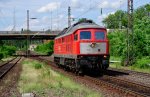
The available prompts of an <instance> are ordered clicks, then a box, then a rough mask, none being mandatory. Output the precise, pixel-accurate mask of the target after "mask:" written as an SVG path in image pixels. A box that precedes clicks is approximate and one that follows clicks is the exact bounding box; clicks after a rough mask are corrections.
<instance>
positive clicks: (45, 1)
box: [0, 0, 150, 31]
mask: <svg viewBox="0 0 150 97" xmlns="http://www.w3.org/2000/svg"><path fill="white" fill-rule="evenodd" d="M133 1H134V9H136V8H138V7H140V6H142V5H145V4H148V3H150V0H133ZM68 6H70V7H71V18H74V19H75V20H74V21H73V19H72V21H71V23H72V24H73V23H75V22H77V21H78V19H80V18H88V19H92V20H93V21H94V22H96V23H97V24H99V25H101V26H103V23H102V20H103V19H104V18H106V17H107V16H108V15H109V14H113V13H114V12H115V11H117V10H124V11H126V10H127V0H0V31H12V30H16V31H20V30H21V29H22V28H23V29H27V10H29V17H30V20H29V25H30V26H29V29H30V30H32V31H33V30H34V31H35V30H36V31H46V30H48V29H52V30H62V29H63V28H65V27H67V26H68ZM101 8H102V9H103V12H102V14H101ZM32 18H36V19H32ZM14 25H15V26H14Z"/></svg>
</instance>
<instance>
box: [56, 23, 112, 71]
mask: <svg viewBox="0 0 150 97" xmlns="http://www.w3.org/2000/svg"><path fill="white" fill-rule="evenodd" d="M54 62H55V63H56V64H57V65H58V66H61V67H63V68H65V69H69V70H71V71H75V72H76V73H83V72H84V70H102V69H104V70H105V69H107V68H108V67H109V42H108V39H107V31H106V29H105V28H103V27H100V26H99V25H97V24H95V23H93V22H92V21H90V20H87V21H84V22H78V23H76V24H74V25H72V26H70V27H69V28H66V29H64V30H63V31H62V32H61V33H60V34H59V35H58V36H57V37H56V38H55V40H54Z"/></svg>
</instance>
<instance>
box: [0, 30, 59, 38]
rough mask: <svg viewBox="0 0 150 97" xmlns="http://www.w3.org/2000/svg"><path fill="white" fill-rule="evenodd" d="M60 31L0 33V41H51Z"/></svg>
mask: <svg viewBox="0 0 150 97" xmlns="http://www.w3.org/2000/svg"><path fill="white" fill-rule="evenodd" d="M58 33H60V31H51V32H45V31H29V32H21V31H0V40H25V39H27V38H28V39H31V40H53V39H54V38H55V37H56V36H57V35H58Z"/></svg>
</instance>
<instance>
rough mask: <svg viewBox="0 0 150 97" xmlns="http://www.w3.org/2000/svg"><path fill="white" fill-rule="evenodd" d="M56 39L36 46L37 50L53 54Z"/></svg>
mask: <svg viewBox="0 0 150 97" xmlns="http://www.w3.org/2000/svg"><path fill="white" fill-rule="evenodd" d="M53 46H54V41H50V42H49V43H45V44H41V45H39V46H37V47H36V49H35V50H36V51H37V52H41V53H45V54H47V55H51V54H52V53H53Z"/></svg>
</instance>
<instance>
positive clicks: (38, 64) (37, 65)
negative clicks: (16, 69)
mask: <svg viewBox="0 0 150 97" xmlns="http://www.w3.org/2000/svg"><path fill="white" fill-rule="evenodd" d="M34 68H35V69H41V68H42V65H41V64H40V63H36V64H35V65H34Z"/></svg>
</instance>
